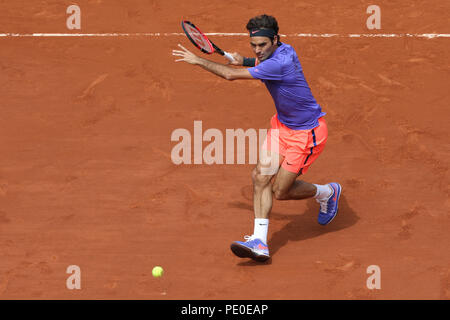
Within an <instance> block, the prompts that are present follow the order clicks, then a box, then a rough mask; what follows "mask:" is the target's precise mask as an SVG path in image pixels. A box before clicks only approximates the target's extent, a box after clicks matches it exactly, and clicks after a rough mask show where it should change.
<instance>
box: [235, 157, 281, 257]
mask: <svg viewBox="0 0 450 320" xmlns="http://www.w3.org/2000/svg"><path fill="white" fill-rule="evenodd" d="M268 157H269V158H270V161H259V162H258V164H257V166H256V168H255V169H253V171H252V181H253V207H254V213H255V221H254V228H253V234H252V235H251V236H245V240H246V241H245V242H243V241H234V242H233V243H232V244H231V251H233V253H234V254H235V255H237V256H238V257H240V258H251V259H253V260H256V261H260V262H263V261H266V260H267V259H269V258H270V255H269V248H268V246H267V233H268V229H269V213H270V211H271V210H272V198H273V192H272V183H271V180H272V178H273V177H274V175H275V174H276V173H277V171H278V169H279V166H280V164H281V162H282V161H283V159H284V157H283V156H281V155H279V154H277V153H270V152H268ZM266 160H267V158H266Z"/></svg>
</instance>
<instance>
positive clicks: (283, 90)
mask: <svg viewBox="0 0 450 320" xmlns="http://www.w3.org/2000/svg"><path fill="white" fill-rule="evenodd" d="M248 71H249V72H250V74H251V75H252V77H253V78H255V79H260V80H261V81H262V82H264V84H265V85H266V87H267V89H268V90H269V92H270V94H271V95H272V98H273V100H274V102H275V107H276V109H277V113H278V119H279V120H280V122H281V123H283V124H284V125H285V126H287V127H288V128H291V129H294V130H307V129H313V128H315V127H317V126H318V125H319V122H318V121H317V119H319V118H320V117H323V116H324V115H325V113H324V112H322V108H321V107H320V105H319V104H317V102H316V99H314V97H313V95H312V93H311V89H310V88H309V86H308V83H307V82H306V79H305V76H304V75H303V70H302V66H301V65H300V61H299V60H298V57H297V54H296V53H295V50H294V48H292V47H291V46H290V45H288V44H285V43H283V44H281V46H279V47H278V48H277V49H276V50H275V52H274V53H273V54H272V55H271V56H270V57H269V58H268V59H267V60H264V61H263V62H261V63H260V64H259V65H257V66H255V67H252V68H248Z"/></svg>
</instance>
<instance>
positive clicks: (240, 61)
mask: <svg viewBox="0 0 450 320" xmlns="http://www.w3.org/2000/svg"><path fill="white" fill-rule="evenodd" d="M230 55H231V56H232V57H233V58H234V60H233V61H229V62H228V64H231V65H233V66H242V65H243V64H244V57H243V56H241V55H240V54H239V53H237V52H233V53H230Z"/></svg>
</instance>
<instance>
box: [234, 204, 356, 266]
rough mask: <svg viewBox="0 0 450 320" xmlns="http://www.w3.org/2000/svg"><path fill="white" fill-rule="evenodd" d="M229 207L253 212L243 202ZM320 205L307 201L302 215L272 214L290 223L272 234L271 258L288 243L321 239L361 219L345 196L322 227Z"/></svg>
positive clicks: (246, 263)
mask: <svg viewBox="0 0 450 320" xmlns="http://www.w3.org/2000/svg"><path fill="white" fill-rule="evenodd" d="M228 205H229V206H230V207H234V208H240V209H245V210H250V211H253V206H252V205H250V204H247V203H245V202H241V201H234V202H229V203H228ZM319 208H320V206H319V204H318V203H317V202H316V201H315V200H314V199H308V200H307V208H306V210H305V212H304V213H302V214H282V213H279V212H273V211H272V212H271V213H270V219H273V220H289V222H288V223H287V224H286V225H285V226H284V227H283V228H282V229H281V230H278V231H276V232H275V233H273V234H272V237H271V238H270V239H269V241H268V242H269V243H268V244H269V249H270V256H271V257H272V258H273V257H274V256H275V255H276V253H277V252H278V250H280V248H282V247H283V246H284V245H286V244H287V243H288V241H302V240H307V239H311V238H315V237H320V236H322V235H324V234H327V233H330V232H336V231H340V230H342V229H346V228H349V227H351V226H353V225H354V224H356V223H357V222H358V220H359V217H358V216H357V215H356V213H355V212H354V211H353V210H352V208H351V207H350V206H349V204H348V202H347V200H346V198H345V195H341V198H340V200H339V211H338V214H337V215H336V217H335V218H334V219H333V221H332V222H331V223H330V224H328V225H326V226H322V225H320V224H319V223H318V222H317V215H318V213H319ZM271 263H272V259H269V260H268V261H267V262H265V263H259V262H256V261H252V260H247V261H245V262H240V263H238V265H240V266H256V265H268V264H271Z"/></svg>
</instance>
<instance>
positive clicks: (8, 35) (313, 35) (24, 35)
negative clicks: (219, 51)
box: [0, 33, 450, 39]
mask: <svg viewBox="0 0 450 320" xmlns="http://www.w3.org/2000/svg"><path fill="white" fill-rule="evenodd" d="M205 34H206V35H207V36H222V37H235V36H248V33H205ZM168 36H184V33H0V37H3V38H14V37H19V38H28V37H168ZM280 36H281V37H302V38H303V37H304V38H333V37H338V38H428V39H433V38H450V33H421V34H418V33H416V34H412V33H399V34H395V33H362V34H337V33H294V34H289V35H285V34H280Z"/></svg>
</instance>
